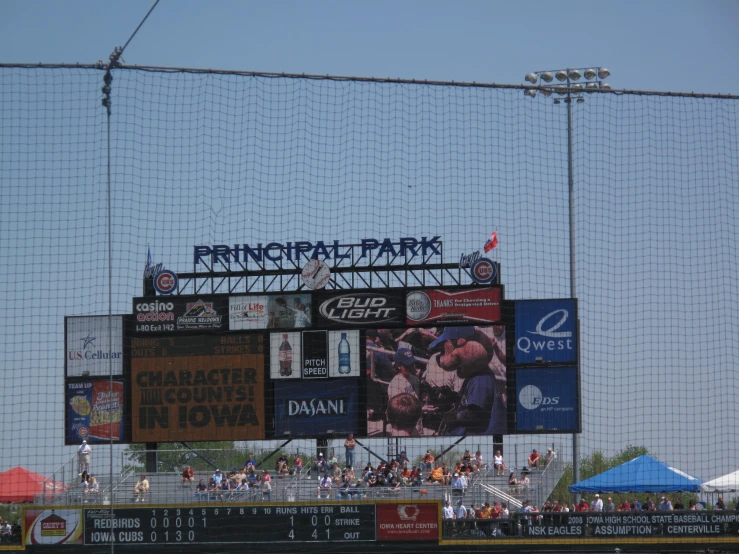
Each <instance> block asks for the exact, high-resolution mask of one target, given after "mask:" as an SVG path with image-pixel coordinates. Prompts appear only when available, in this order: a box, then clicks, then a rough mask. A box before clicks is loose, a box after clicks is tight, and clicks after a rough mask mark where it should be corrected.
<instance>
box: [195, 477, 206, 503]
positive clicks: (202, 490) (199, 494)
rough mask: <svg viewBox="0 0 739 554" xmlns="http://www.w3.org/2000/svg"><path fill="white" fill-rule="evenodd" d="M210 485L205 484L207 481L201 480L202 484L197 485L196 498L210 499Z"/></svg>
mask: <svg viewBox="0 0 739 554" xmlns="http://www.w3.org/2000/svg"><path fill="white" fill-rule="evenodd" d="M207 491H208V485H206V484H205V479H201V480H200V483H198V484H197V485H195V498H197V499H198V500H203V499H205V500H207V499H208V492H207Z"/></svg>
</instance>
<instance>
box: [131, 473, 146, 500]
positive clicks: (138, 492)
mask: <svg viewBox="0 0 739 554" xmlns="http://www.w3.org/2000/svg"><path fill="white" fill-rule="evenodd" d="M148 492H149V481H148V480H147V479H146V475H142V476H141V477H140V478H139V480H138V481H137V483H136V484H135V485H134V486H133V497H134V502H144V501H145V500H146V493H148Z"/></svg>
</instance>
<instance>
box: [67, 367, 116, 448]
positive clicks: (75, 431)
mask: <svg viewBox="0 0 739 554" xmlns="http://www.w3.org/2000/svg"><path fill="white" fill-rule="evenodd" d="M65 404H66V410H65V413H66V417H67V421H66V425H65V429H66V433H65V436H64V442H65V444H80V443H81V442H82V441H83V440H87V441H88V442H90V443H93V442H110V439H111V438H112V439H113V441H117V442H121V441H124V432H123V405H124V398H123V382H122V381H113V388H112V391H111V384H110V381H108V380H106V379H97V380H94V381H83V382H78V383H69V382H68V383H67V390H66V402H65ZM111 420H112V423H113V425H112V429H111ZM111 430H112V437H111Z"/></svg>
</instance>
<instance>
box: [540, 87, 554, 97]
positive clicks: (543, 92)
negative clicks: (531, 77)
mask: <svg viewBox="0 0 739 554" xmlns="http://www.w3.org/2000/svg"><path fill="white" fill-rule="evenodd" d="M539 92H541V95H542V96H546V97H549V96H551V95H552V89H548V88H543V89H541V90H540V91H539Z"/></svg>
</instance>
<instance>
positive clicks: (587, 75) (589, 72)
mask: <svg viewBox="0 0 739 554" xmlns="http://www.w3.org/2000/svg"><path fill="white" fill-rule="evenodd" d="M583 75H584V77H585V78H586V79H587V80H588V81H590V80H591V79H595V76H596V75H597V73H596V72H595V69H586V70H585V73H584V74H583Z"/></svg>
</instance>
